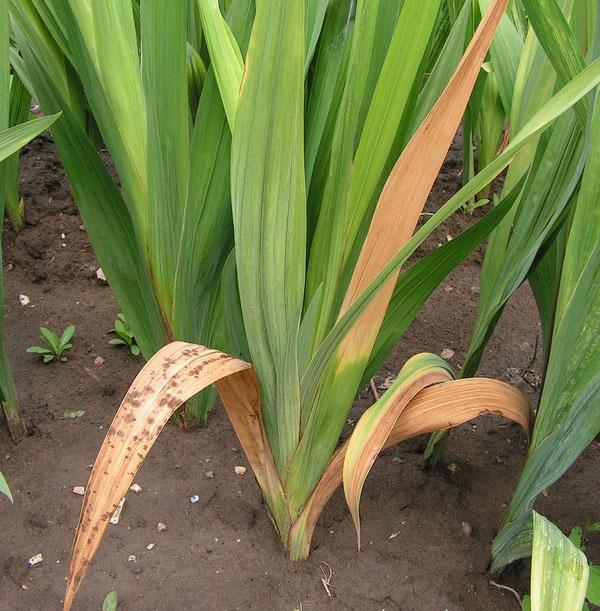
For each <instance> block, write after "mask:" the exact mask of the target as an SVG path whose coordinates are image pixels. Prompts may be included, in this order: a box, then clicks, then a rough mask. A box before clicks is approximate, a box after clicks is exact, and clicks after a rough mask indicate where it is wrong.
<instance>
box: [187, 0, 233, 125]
mask: <svg viewBox="0 0 600 611" xmlns="http://www.w3.org/2000/svg"><path fill="white" fill-rule="evenodd" d="M198 6H199V7H200V16H201V18H202V27H203V30H204V34H205V35H206V44H207V45H208V51H209V53H210V58H211V65H212V67H213V70H214V73H215V76H216V79H217V84H218V86H219V91H220V93H221V100H222V101H223V106H224V108H225V114H226V115H227V121H228V123H229V127H230V129H231V130H232V131H233V126H234V125H235V115H236V110H237V103H238V96H239V91H240V86H241V83H242V74H243V71H244V61H243V59H242V53H241V51H240V48H239V46H238V43H237V40H236V39H235V36H234V35H233V33H232V32H231V30H230V29H229V26H228V25H227V22H226V21H225V19H223V16H222V15H221V9H220V8H219V1H218V0H198Z"/></svg>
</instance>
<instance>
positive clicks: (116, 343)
mask: <svg viewBox="0 0 600 611" xmlns="http://www.w3.org/2000/svg"><path fill="white" fill-rule="evenodd" d="M108 343H109V344H110V345H111V346H128V345H129V344H128V343H127V342H126V341H124V340H122V339H121V338H120V337H113V338H112V339H109V340H108Z"/></svg>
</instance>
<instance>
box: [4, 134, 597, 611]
mask: <svg viewBox="0 0 600 611" xmlns="http://www.w3.org/2000/svg"><path fill="white" fill-rule="evenodd" d="M22 166H23V169H22V186H23V189H24V195H25V200H26V219H27V226H26V228H25V229H24V231H23V232H22V233H21V234H20V235H19V236H15V235H14V234H13V233H12V232H11V231H10V230H5V236H4V237H5V260H4V266H5V271H6V276H5V282H6V320H5V323H6V337H7V345H8V348H9V355H10V358H11V362H12V365H13V369H14V373H15V377H16V383H17V388H18V391H19V397H20V400H21V403H22V405H23V407H24V409H25V413H26V421H27V427H28V431H29V434H30V435H29V437H27V438H26V439H25V440H24V441H23V442H22V443H21V445H20V446H18V447H15V446H13V445H12V443H11V442H10V440H9V438H8V436H7V434H6V433H5V432H4V431H2V434H1V436H0V469H1V470H2V471H3V473H4V474H5V475H6V477H7V480H8V481H9V483H10V485H11V488H12V491H13V494H14V496H15V503H14V505H10V503H9V502H8V501H6V500H5V499H4V498H2V499H0V524H2V531H3V532H2V536H1V538H0V608H2V609H11V610H13V609H15V610H18V609H59V608H61V607H62V602H61V601H62V596H63V593H64V586H65V580H66V577H67V574H68V565H69V557H70V551H71V544H72V540H73V535H74V529H75V526H76V523H77V517H78V514H79V509H80V506H81V497H80V496H77V495H75V494H74V493H73V492H72V489H73V487H74V486H83V485H85V484H86V482H87V477H88V475H89V466H90V465H91V463H92V462H93V460H94V458H95V455H96V452H97V450H98V448H99V446H100V443H101V441H102V439H103V437H104V433H105V432H106V429H107V428H108V425H109V423H110V420H111V418H112V416H113V414H114V413H115V410H116V408H117V406H118V404H119V402H120V400H121V398H122V396H123V395H124V393H125V391H126V389H127V388H128V386H129V384H130V383H131V381H132V380H133V378H134V376H135V374H136V373H137V371H138V370H139V368H140V367H141V365H142V360H141V358H138V359H136V358H134V357H132V356H130V355H129V354H128V352H127V351H126V350H124V349H123V350H121V349H117V348H112V347H110V346H109V345H108V344H107V341H108V339H109V338H108V337H107V332H108V331H109V330H110V329H111V328H112V327H113V324H114V319H115V317H116V314H117V312H118V307H117V305H116V302H115V300H114V298H113V296H112V294H111V291H110V288H109V287H108V286H106V285H104V284H103V283H102V282H101V281H99V280H98V278H97V277H96V270H97V267H98V264H97V262H96V260H95V258H94V254H93V251H92V249H91V246H90V244H89V241H88V239H87V236H86V234H85V231H84V230H83V226H82V224H81V219H80V218H79V216H78V215H77V213H76V210H75V207H74V204H73V202H72V200H71V198H70V196H69V191H68V186H67V183H66V179H65V177H64V172H63V171H62V168H61V166H60V163H59V162H58V160H57V157H56V154H55V152H54V147H53V145H52V143H51V141H50V140H49V138H48V137H47V136H43V137H41V138H38V139H37V140H36V141H34V142H33V143H32V144H31V145H30V146H29V147H28V148H27V149H26V153H25V154H24V158H23V164H22ZM460 167H461V164H460V161H459V156H458V151H457V150H454V151H453V152H451V154H450V156H449V158H448V160H447V163H446V165H445V168H444V172H443V173H442V174H441V176H440V178H439V179H438V182H437V184H436V187H435V190H434V193H433V194H432V196H431V198H430V202H429V203H428V205H427V207H426V210H427V211H430V212H431V211H432V210H435V209H436V205H437V204H439V203H441V202H442V201H445V200H446V199H447V197H448V195H449V194H450V193H452V192H453V191H454V190H456V187H457V185H458V184H459V182H460V177H459V175H458V172H459V169H460ZM470 221H471V219H470V217H468V216H464V215H461V214H457V215H455V217H454V218H453V219H451V221H450V223H447V224H446V225H445V226H444V227H442V228H441V229H440V230H438V231H437V232H436V233H435V234H434V236H433V239H432V240H431V241H430V243H428V244H427V245H426V246H425V250H431V249H432V248H433V247H434V246H435V245H436V244H438V243H440V242H442V241H445V240H446V239H448V236H450V237H452V236H454V235H457V234H458V233H459V232H460V231H461V230H462V229H464V228H465V227H466V226H467V225H468V224H469V223H470ZM63 236H64V237H63ZM481 260H482V253H481V251H478V252H477V253H475V254H474V255H473V256H472V257H471V258H470V259H469V260H468V261H467V262H466V263H465V264H463V265H462V266H461V267H460V268H459V269H458V270H457V271H456V272H455V273H453V274H452V275H451V276H449V277H448V278H447V279H446V281H445V282H444V283H443V284H442V286H441V287H440V288H439V289H438V290H437V292H436V293H435V294H434V296H433V297H432V299H431V300H430V301H429V302H428V303H427V305H426V306H425V307H424V309H423V310H422V312H421V313H420V315H419V317H418V318H417V320H416V321H415V323H414V324H413V325H412V327H411V329H410V330H409V331H408V332H407V333H406V335H405V336H404V338H403V340H402V341H401V342H400V344H399V345H398V346H397V348H396V350H395V351H394V353H393V354H392V356H391V357H390V358H389V359H388V361H387V362H386V365H385V367H384V370H383V371H381V372H380V374H379V375H378V376H377V377H376V378H375V382H376V384H377V385H378V386H379V387H380V388H383V387H385V384H386V379H389V377H390V376H392V377H393V376H395V374H396V373H397V372H398V370H399V368H400V367H401V366H402V364H403V362H404V361H405V359H406V358H407V357H409V356H411V355H413V354H414V353H416V352H420V351H426V350H429V351H434V352H441V351H442V350H444V349H449V350H452V351H453V352H454V355H453V357H452V358H451V360H450V362H451V363H452V364H453V365H455V366H456V367H458V366H459V365H460V363H461V362H462V359H463V358H464V355H465V353H466V348H467V342H468V338H469V334H470V331H471V324H472V321H473V317H474V313H475V308H476V304H477V287H478V278H479V269H480V265H481ZM19 295H26V296H28V297H29V299H30V303H29V304H28V305H25V306H22V305H20V302H19ZM535 311H536V310H535V306H534V302H533V298H532V296H531V293H530V291H529V289H528V287H522V288H521V289H520V290H519V291H518V293H517V294H516V296H515V298H514V299H513V300H512V301H511V302H510V303H509V304H508V306H507V308H506V310H505V313H504V315H503V317H502V319H501V321H500V324H499V326H498V329H497V332H496V334H495V336H494V338H493V340H492V341H491V342H490V345H489V347H488V350H487V351H486V355H485V358H484V360H483V363H482V367H481V369H480V371H479V373H480V375H489V376H491V377H496V378H499V379H502V380H505V381H509V382H511V383H513V384H515V385H517V386H518V387H519V388H521V389H522V390H524V391H525V392H526V393H527V394H528V396H529V397H530V398H531V399H532V400H534V399H535V397H536V392H537V389H538V386H539V381H540V378H539V373H540V367H541V358H540V352H541V350H540V349H537V345H538V343H539V334H540V327H539V321H538V319H537V318H536V315H535ZM69 324H75V325H76V327H77V331H76V336H75V339H74V342H73V344H74V345H73V350H72V351H71V352H70V353H69V360H68V362H66V363H53V364H50V365H47V366H44V365H42V364H41V363H40V362H39V361H38V360H37V359H36V358H35V356H34V355H31V354H26V352H25V350H26V348H27V347H28V346H31V345H33V344H35V343H38V327H39V326H41V325H46V326H49V327H50V328H52V329H53V330H55V331H62V330H63V329H64V328H65V327H66V326H67V325H69ZM371 401H372V396H371V395H370V391H364V392H363V394H362V395H361V397H360V398H359V399H358V400H357V402H356V405H355V408H354V411H353V414H352V417H353V418H355V417H356V415H357V414H359V413H360V411H361V410H362V409H364V407H365V406H367V405H368V404H369V403H370V402H371ZM76 410H84V411H85V413H84V415H83V416H82V417H81V418H78V419H65V418H64V416H63V415H64V412H65V411H76ZM499 425H500V426H499ZM349 426H351V424H349ZM425 442H426V439H423V438H421V439H416V440H414V441H412V442H409V443H405V444H404V445H402V446H400V447H397V448H395V449H393V450H389V451H386V452H384V454H383V456H382V459H381V460H379V461H377V463H376V465H375V467H374V469H373V471H372V473H371V475H370V476H369V478H368V480H367V484H366V487H365V492H364V494H363V502H362V516H363V542H362V543H363V549H362V551H361V553H360V554H357V553H356V540H355V534H354V528H353V525H352V520H351V518H350V515H349V513H348V510H347V508H346V505H345V501H344V497H343V494H342V493H341V492H340V491H338V492H337V493H336V494H335V495H334V497H333V498H332V500H331V502H330V503H329V505H328V506H327V508H326V510H325V512H324V514H323V515H322V517H321V519H320V521H319V523H318V526H317V529H316V531H315V536H314V539H313V553H312V555H311V557H310V559H309V560H308V561H307V562H303V563H291V562H288V561H286V560H284V557H283V554H282V551H281V548H280V545H279V543H278V541H277V539H276V536H275V532H274V530H273V528H272V526H271V524H270V523H269V520H268V518H267V517H266V513H265V511H264V510H263V508H262V501H261V495H260V493H259V490H258V487H257V486H256V484H255V482H254V480H253V477H252V475H251V472H250V470H248V472H247V473H246V474H245V475H243V476H240V475H236V474H235V473H234V467H235V466H237V465H245V466H248V465H247V463H246V461H245V459H244V456H243V454H242V453H241V452H240V451H239V445H238V443H237V440H236V438H235V436H234V434H233V432H232V429H231V426H230V424H229V422H228V420H227V418H226V416H225V414H224V412H223V411H222V410H221V409H219V408H217V409H216V411H215V412H214V413H213V415H212V416H211V418H210V422H209V425H208V427H207V428H206V429H203V430H197V431H194V432H188V433H186V432H182V431H180V430H178V429H176V428H175V427H174V426H168V427H166V429H165V431H164V432H163V433H162V434H161V436H160V437H159V439H158V441H157V443H156V445H155V447H154V449H153V450H152V451H151V453H150V455H149V458H148V460H147V461H146V463H145V464H144V466H143V467H142V469H141V471H140V473H139V474H138V476H137V478H136V482H137V483H138V484H139V486H141V488H142V490H141V492H140V493H138V494H135V493H133V492H131V493H129V495H128V497H127V501H126V503H125V506H124V510H123V514H122V517H121V520H120V522H119V524H118V525H114V526H112V525H111V526H110V528H109V530H108V536H107V537H106V538H105V541H104V544H103V545H102V547H101V549H100V551H99V553H98V555H97V556H96V559H95V560H94V563H93V565H92V567H91V569H90V571H89V575H88V577H87V579H86V581H85V583H84V584H83V586H82V588H81V591H80V594H79V597H78V600H77V603H76V608H79V609H100V608H101V605H102V600H103V598H104V596H105V594H106V593H107V592H109V591H110V590H116V591H117V594H118V597H119V601H120V604H121V606H120V607H119V608H120V609H123V610H125V609H140V610H149V609H167V608H171V609H200V608H204V609H269V610H270V609H273V610H280V609H281V610H289V611H292V610H294V609H302V610H303V611H309V610H312V609H360V610H371V609H372V610H379V609H385V610H386V611H388V610H392V609H402V610H404V611H407V610H411V609H415V610H417V609H418V610H421V609H432V610H437V609H440V610H442V611H443V610H444V609H448V610H449V611H450V610H459V609H461V610H462V609H465V610H467V609H468V610H471V609H477V610H478V609H507V610H508V609H518V606H517V602H516V600H515V598H514V596H513V594H511V593H510V592H508V591H506V590H500V589H498V588H496V587H495V586H493V585H491V584H490V583H489V576H488V574H487V573H486V568H487V564H488V561H489V544H490V542H491V540H492V538H493V536H494V534H495V533H496V531H497V530H498V528H499V527H500V525H501V523H502V518H503V515H504V513H505V511H506V506H507V503H508V502H509V500H510V497H511V493H512V491H513V489H514V486H515V484H516V482H517V479H518V475H519V472H520V469H521V467H522V465H523V462H524V458H525V452H526V440H525V437H524V435H523V433H522V432H521V431H520V430H519V429H518V428H517V427H516V425H510V424H508V423H506V422H504V421H501V420H500V419H497V418H493V417H490V418H482V419H479V420H478V421H476V422H474V423H472V424H471V425H466V426H463V427H461V428H460V429H459V430H458V431H457V432H456V433H455V434H453V436H452V438H451V442H450V444H449V448H448V452H447V454H446V456H445V459H444V462H443V464H442V465H440V467H439V468H438V469H437V470H434V471H432V472H426V471H423V469H422V458H421V450H422V449H423V447H424V444H425ZM599 464H600V444H599V443H598V442H597V441H596V442H593V443H592V445H591V446H590V448H589V449H588V450H587V451H586V452H585V453H584V454H583V455H582V457H581V458H580V459H579V460H578V461H577V462H576V463H575V465H574V466H573V467H572V469H571V470H570V471H569V472H568V474H567V475H566V476H565V477H564V478H562V479H561V480H560V481H559V483H558V484H557V485H555V486H553V487H552V488H551V489H549V490H548V491H547V493H546V494H545V495H544V496H543V497H541V498H540V501H539V507H540V509H541V510H542V512H543V513H544V515H546V516H547V517H548V518H550V519H551V520H553V521H554V522H555V523H557V524H558V525H559V526H560V527H561V528H562V529H563V530H565V531H568V530H569V529H570V528H571V527H573V526H576V525H583V524H585V523H586V522H587V521H588V520H591V519H595V520H597V519H598V514H597V477H598V465H599ZM207 472H212V473H213V475H214V477H213V478H207V477H206V475H205V474H206V473H207ZM192 495H198V496H199V502H197V503H194V504H193V503H191V502H190V497H191V496H192ZM158 522H162V523H164V524H165V525H166V526H167V530H166V531H164V532H160V533H159V532H157V528H156V527H157V523H158ZM152 543H154V544H155V545H154V547H152V549H150V550H149V549H147V546H149V545H150V544H152ZM40 552H41V553H42V554H43V562H42V563H41V564H38V565H36V566H35V567H33V568H27V566H26V563H27V560H28V558H30V557H31V556H33V555H34V554H37V553H40ZM586 553H587V555H588V557H589V559H590V561H592V562H593V561H596V562H597V561H599V560H600V535H598V534H596V535H594V537H593V539H592V541H590V543H589V544H588V547H587V549H586ZM131 556H135V560H132V559H130V557H131ZM330 571H331V578H330V580H329V585H327V582H328V579H327V578H328V577H329V575H330ZM322 578H324V579H325V582H326V583H325V584H324V583H323V581H322ZM497 581H498V582H499V583H503V584H508V585H510V586H512V587H514V588H515V589H516V590H517V591H518V592H519V593H521V594H523V593H525V592H526V591H527V588H528V565H527V564H526V563H524V564H522V565H516V566H513V567H511V568H510V569H509V570H508V571H507V572H506V573H505V574H504V575H502V576H501V577H498V578H497ZM326 586H327V587H326ZM329 593H330V594H331V597H329V595H328V594H329Z"/></svg>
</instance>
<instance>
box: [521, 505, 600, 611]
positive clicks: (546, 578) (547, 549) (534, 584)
mask: <svg viewBox="0 0 600 611" xmlns="http://www.w3.org/2000/svg"><path fill="white" fill-rule="evenodd" d="M588 572H589V571H588V564H587V560H586V558H585V555H584V554H583V552H581V551H580V550H578V549H577V547H576V546H575V545H573V543H571V541H569V539H568V538H567V537H565V535H563V534H562V532H561V531H560V530H559V529H558V528H557V527H556V526H554V524H552V523H551V522H549V521H548V520H546V518H544V517H543V516H541V515H540V514H539V513H536V512H535V511H534V512H533V551H532V558H531V609H532V611H545V610H546V609H548V610H549V609H552V610H553V611H573V610H575V609H581V607H582V605H583V602H584V600H585V592H586V588H587V582H588Z"/></svg>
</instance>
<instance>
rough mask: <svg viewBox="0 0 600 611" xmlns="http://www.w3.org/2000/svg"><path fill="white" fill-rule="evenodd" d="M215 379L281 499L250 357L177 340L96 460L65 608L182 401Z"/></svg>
mask: <svg viewBox="0 0 600 611" xmlns="http://www.w3.org/2000/svg"><path fill="white" fill-rule="evenodd" d="M215 382H216V383H217V387H218V390H219V392H220V394H221V398H222V400H223V403H224V405H225V407H226V409H227V412H228V414H229V416H230V418H231V420H232V423H233V426H234V429H235V431H236V433H237V434H238V437H239V439H240V444H241V445H242V448H243V449H244V452H245V453H246V456H247V458H248V461H249V462H250V464H251V466H252V468H253V469H254V474H255V476H256V479H257V481H258V482H259V485H260V486H261V488H262V489H263V490H264V492H265V496H266V497H267V498H268V499H271V500H272V501H273V502H275V503H277V502H279V503H280V504H281V503H282V501H283V495H282V491H281V484H280V482H279V478H278V475H277V471H276V469H275V465H274V463H273V458H272V455H271V452H270V449H269V446H268V441H267V437H266V434H265V432H264V428H263V425H262V420H261V417H260V405H259V398H258V387H257V384H256V378H255V376H254V373H253V371H252V370H251V365H249V364H248V363H245V362H244V361H240V360H239V359H235V358H233V357H230V356H228V355H226V354H223V353H221V352H218V351H217V350H209V349H207V348H204V347H203V346H196V345H193V344H186V343H184V342H174V343H171V344H169V345H167V346H165V347H164V348H163V349H162V350H160V351H159V352H158V353H157V354H156V355H155V356H153V357H152V358H151V359H150V360H149V361H148V363H147V364H146V365H145V367H144V368H143V369H142V371H141V372H140V373H139V374H138V376H137V378H136V379H135V381H134V383H133V384H132V386H131V388H130V389H129V391H128V392H127V395H126V396H125V398H124V399H123V402H122V403H121V406H120V407H119V410H118V412H117V414H116V416H115V418H114V420H113V422H112V424H111V426H110V428H109V430H108V432H107V435H106V438H105V439H104V442H103V444H102V447H101V449H100V452H99V454H98V456H97V458H96V461H95V463H94V467H93V469H92V472H91V474H90V479H89V482H88V485H87V486H86V493H85V497H84V499H83V506H82V510H81V516H80V519H79V525H78V527H77V533H76V535H75V543H74V545H73V553H72V557H71V570H70V574H69V581H68V584H67V590H66V593H65V603H64V608H65V610H68V609H70V608H71V605H72V604H73V599H74V597H75V594H76V592H77V589H78V588H79V585H80V583H81V581H82V579H83V577H84V576H85V573H86V572H87V569H88V567H89V563H90V562H91V559H92V558H93V556H94V554H95V553H96V550H97V549H98V547H99V545H100V542H101V540H102V536H103V534H104V531H105V530H106V528H107V526H108V523H109V518H110V516H111V515H112V514H113V512H114V511H115V509H116V507H117V505H118V504H119V502H120V500H121V498H122V497H123V496H124V495H125V494H126V492H127V490H128V488H129V486H130V485H131V482H132V481H133V479H134V477H135V474H136V473H137V471H138V469H139V467H140V466H141V464H142V462H143V460H144V459H145V457H146V455H147V454H148V452H149V451H150V448H151V447H152V445H153V444H154V442H155V441H156V438H157V437H158V434H159V433H160V431H161V430H162V428H163V427H164V425H165V424H166V423H167V421H168V420H169V418H170V417H171V415H172V414H173V413H174V412H175V410H176V409H177V408H178V407H179V406H180V405H181V404H182V403H183V402H184V401H186V400H187V399H189V398H190V397H192V396H193V395H195V394H196V393H197V392H199V391H200V390H202V389H204V388H206V387H207V386H208V385H210V384H213V383H215ZM270 509H271V511H272V513H273V516H274V518H275V519H285V514H281V506H276V505H273V506H271V507H270Z"/></svg>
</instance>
